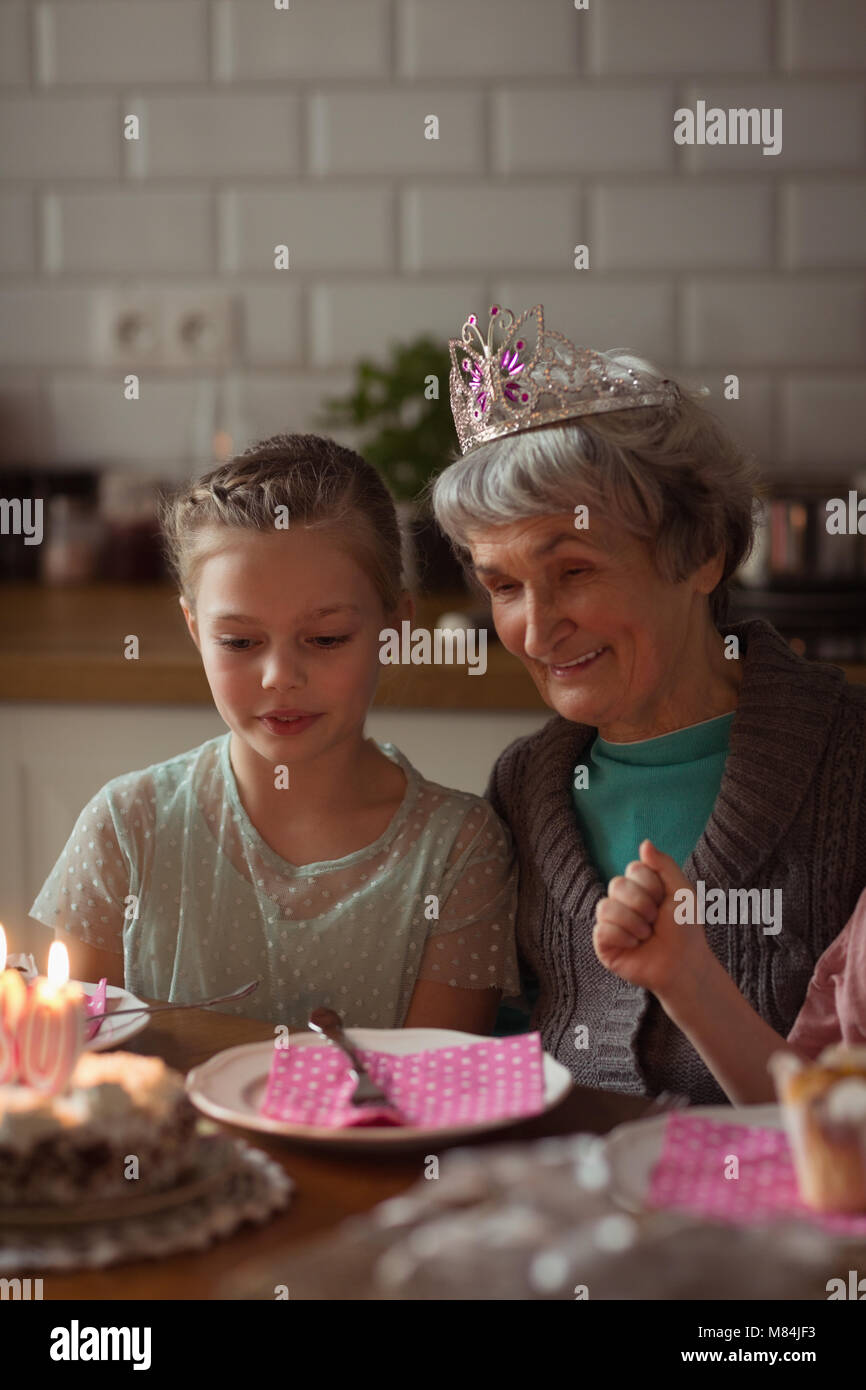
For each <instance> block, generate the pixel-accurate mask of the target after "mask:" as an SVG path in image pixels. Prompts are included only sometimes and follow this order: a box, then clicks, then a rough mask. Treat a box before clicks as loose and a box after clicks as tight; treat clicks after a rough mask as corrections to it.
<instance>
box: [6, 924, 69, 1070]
mask: <svg viewBox="0 0 866 1390" xmlns="http://www.w3.org/2000/svg"><path fill="white" fill-rule="evenodd" d="M68 981H69V953H68V952H67V950H66V947H65V946H64V945H63V943H62V941H55V942H54V943H53V945H52V947H51V950H50V951H49V953H48V977H47V979H46V978H45V977H44V976H42V975H40V976H39V977H38V979H36V980H34V981H33V983H32V985H31V986H30V988H29V990H28V991H27V996H26V1002H25V1004H24V1008H23V1010H22V1012H21V1016H20V1020H19V1023H18V1035H17V1041H18V1064H19V1067H20V1074H21V1080H22V1081H24V1082H26V1083H27V1085H29V1086H34V1087H35V1088H36V1089H37V1090H39V1091H48V1092H50V1093H51V1094H56V1093H57V1092H58V1091H62V1090H63V1089H64V1087H65V1086H66V1083H67V1082H68V1080H69V1077H70V1076H71V1074H72V1072H73V1070H74V1068H75V1063H76V1062H77V1061H78V1057H79V1054H80V1052H81V1049H82V1047H83V1045H84V1019H85V1015H84V1008H83V1003H84V995H83V991H82V990H81V989H80V988H79V987H78V986H77V985H70V984H69V983H68Z"/></svg>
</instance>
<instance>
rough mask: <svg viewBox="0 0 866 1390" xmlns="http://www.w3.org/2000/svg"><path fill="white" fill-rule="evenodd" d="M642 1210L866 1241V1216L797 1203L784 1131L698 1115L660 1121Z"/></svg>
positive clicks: (676, 1116)
mask: <svg viewBox="0 0 866 1390" xmlns="http://www.w3.org/2000/svg"><path fill="white" fill-rule="evenodd" d="M732 1158H736V1160H737V1163H736V1164H734V1163H732V1161H731V1160H732ZM735 1172H738V1176H736V1177H734V1176H733V1174H734V1173H735ZM726 1173H728V1174H730V1175H731V1176H727V1177H726V1176H725V1175H726ZM647 1204H648V1205H649V1206H651V1207H676V1208H679V1209H681V1210H685V1211H692V1212H697V1213H698V1214H700V1215H701V1216H708V1217H711V1218H713V1219H714V1220H719V1221H730V1222H732V1223H733V1224H735V1225H742V1226H753V1225H758V1224H761V1223H763V1222H766V1221H770V1220H779V1219H782V1218H790V1217H801V1218H804V1219H806V1220H808V1221H811V1222H814V1223H815V1224H816V1225H818V1226H821V1227H823V1229H824V1230H827V1231H830V1232H833V1233H839V1234H843V1235H855V1236H856V1235H866V1214H864V1215H862V1216H860V1215H855V1214H851V1213H847V1212H839V1213H838V1214H837V1213H833V1214H828V1213H824V1212H816V1211H812V1209H811V1208H810V1207H807V1206H806V1204H805V1203H804V1202H802V1201H801V1200H800V1197H799V1194H798V1192H797V1178H796V1175H795V1172H794V1161H793V1158H792V1155H791V1149H790V1146H789V1143H788V1136H787V1134H786V1133H785V1132H784V1131H783V1130H778V1129H758V1128H753V1127H752V1126H750V1125H738V1124H722V1123H719V1122H718V1121H715V1120H708V1119H706V1118H704V1117H703V1116H701V1115H689V1114H680V1113H674V1114H671V1115H669V1116H668V1117H667V1124H666V1126H665V1137H664V1147H663V1149H662V1155H661V1158H660V1159H659V1161H658V1163H657V1164H656V1166H655V1168H654V1169H653V1172H652V1176H651V1178H650V1185H649V1192H648V1194H647Z"/></svg>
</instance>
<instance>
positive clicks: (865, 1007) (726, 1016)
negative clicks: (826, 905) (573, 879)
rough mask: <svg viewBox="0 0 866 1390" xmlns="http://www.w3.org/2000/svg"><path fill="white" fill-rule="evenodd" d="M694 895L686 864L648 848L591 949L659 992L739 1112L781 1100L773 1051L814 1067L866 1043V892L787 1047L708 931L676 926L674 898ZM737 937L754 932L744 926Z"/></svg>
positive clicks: (618, 888)
mask: <svg viewBox="0 0 866 1390" xmlns="http://www.w3.org/2000/svg"><path fill="white" fill-rule="evenodd" d="M683 889H687V890H690V891H693V890H692V885H691V884H690V883H689V880H688V879H687V878H686V877H685V875H684V874H683V873H682V871H681V869H680V868H679V865H678V864H677V863H676V861H675V860H674V859H672V858H671V857H670V855H668V854H662V852H661V851H660V850H658V849H656V847H655V845H654V844H653V843H652V842H651V841H650V840H644V841H643V843H642V844H641V846H640V860H639V861H638V860H633V861H632V863H630V864H629V865H628V866H627V868H626V871H625V874H624V875H622V876H620V877H618V878H613V879H611V881H610V883H609V884H608V896H607V897H606V898H601V899H600V901H599V903H598V906H597V908H596V925H595V931H594V934H593V945H594V947H595V952H596V955H597V956H598V958H599V960H600V961H601V963H602V965H604V966H606V968H607V969H608V970H611V971H612V972H613V973H614V974H615V975H619V976H620V977H621V978H622V979H624V980H628V982H629V983H630V984H634V985H640V986H641V987H642V988H644V989H648V990H651V991H652V993H653V994H655V996H656V998H657V999H658V1000H659V1003H660V1004H661V1006H662V1008H663V1009H664V1011H665V1013H666V1014H667V1015H668V1017H669V1018H670V1020H671V1022H672V1023H674V1024H675V1025H676V1026H677V1027H678V1028H680V1029H681V1031H682V1032H683V1033H685V1035H686V1037H687V1038H688V1039H689V1041H690V1042H691V1044H692V1046H693V1047H694V1048H695V1050H696V1051H697V1052H699V1053H700V1055H701V1057H702V1058H703V1060H704V1061H705V1062H706V1064H707V1066H708V1067H709V1069H710V1071H712V1072H713V1074H714V1075H715V1077H716V1080H717V1081H718V1083H719V1085H720V1086H721V1087H722V1088H723V1089H724V1091H725V1093H726V1094H727V1095H728V1096H729V1097H730V1099H731V1100H732V1101H733V1103H734V1104H735V1105H752V1104H759V1103H760V1102H762V1101H772V1100H775V1099H776V1095H775V1090H774V1087H773V1083H772V1080H771V1078H770V1074H769V1072H768V1071H767V1061H768V1059H769V1057H770V1056H771V1054H772V1053H773V1052H792V1053H794V1054H795V1055H797V1056H799V1057H801V1058H802V1059H803V1060H813V1059H814V1058H815V1057H817V1056H818V1054H819V1052H821V1051H822V1050H823V1048H825V1047H829V1046H831V1045H832V1044H833V1043H846V1044H849V1045H853V1046H860V1045H862V1044H864V1043H866V890H864V891H863V893H862V894H861V895H860V898H859V900H858V902H857V905H856V907H855V909H854V912H853V914H852V916H851V918H850V920H849V921H848V923H847V924H846V926H845V927H844V928H843V930H842V931H841V932H840V933H839V935H838V936H837V937H836V940H835V941H833V942H832V943H831V945H830V946H828V948H827V950H826V951H825V952H824V954H823V955H822V956H821V957H820V958H819V960H818V963H817V965H816V966H815V971H814V974H813V976H812V979H811V981H810V983H809V988H808V990H807V992H806V998H805V1000H804V1002H803V1006H802V1008H801V1010H800V1012H799V1014H798V1015H797V1018H796V1020H795V1021H794V1026H793V1028H792V1029H791V1032H790V1033H789V1034H788V1037H787V1039H785V1038H783V1037H781V1036H780V1034H778V1033H776V1032H774V1031H773V1029H772V1028H771V1027H770V1025H769V1024H768V1023H765V1022H764V1020H763V1019H762V1018H761V1017H760V1015H759V1014H757V1013H756V1012H755V1010H754V1009H753V1008H752V1006H751V1005H750V1004H749V1003H748V1002H747V1001H746V1000H745V999H744V998H743V996H742V994H741V993H740V991H739V989H738V988H737V986H736V985H735V984H734V981H733V980H732V979H731V977H730V976H729V975H728V973H727V971H726V970H725V969H724V967H723V966H722V965H721V963H720V962H719V961H718V960H717V959H716V957H715V955H714V954H713V952H712V951H711V950H710V948H709V946H708V944H707V939H706V936H705V935H704V929H703V927H702V926H701V925H700V924H698V923H695V924H694V925H689V924H688V923H681V922H678V921H677V920H676V916H675V911H676V906H677V902H680V903H682V902H683V901H684V900H683V899H682V898H680V899H679V900H677V899H675V897H674V894H675V893H677V892H678V891H680V890H683ZM735 930H738V931H749V930H754V928H750V927H742V926H741V927H737V928H735Z"/></svg>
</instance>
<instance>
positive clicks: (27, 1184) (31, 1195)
mask: <svg viewBox="0 0 866 1390" xmlns="http://www.w3.org/2000/svg"><path fill="white" fill-rule="evenodd" d="M195 1135H196V1110H195V1108H194V1106H193V1105H192V1103H191V1102H190V1100H189V1098H188V1096H187V1094H186V1090H185V1087H184V1079H183V1077H182V1076H181V1075H180V1073H179V1072H176V1071H172V1070H171V1069H170V1068H169V1067H167V1066H166V1065H165V1063H164V1062H163V1061H162V1060H161V1059H160V1058H158V1057H144V1056H138V1055H136V1054H135V1053H131V1052H108V1053H101V1054H100V1053H93V1052H84V1053H82V1054H81V1055H80V1056H79V1057H78V1059H77V1061H76V1063H75V1068H74V1070H73V1072H72V1074H71V1076H70V1079H69V1083H68V1086H67V1087H66V1089H65V1090H64V1091H63V1092H62V1093H60V1094H56V1095H51V1094H48V1093H46V1092H44V1091H40V1090H37V1089H36V1088H35V1087H32V1086H29V1085H22V1084H19V1083H17V1082H13V1083H10V1084H7V1085H0V1209H2V1207H4V1206H10V1205H13V1204H14V1205H19V1206H43V1205H52V1206H54V1205H68V1204H70V1203H75V1202H76V1201H83V1200H88V1201H94V1200H102V1199H105V1200H108V1199H111V1198H115V1197H121V1196H126V1195H128V1194H132V1193H135V1194H136V1195H143V1194H144V1193H152V1192H157V1191H162V1190H164V1189H165V1188H169V1187H173V1186H175V1185H176V1184H178V1183H180V1182H182V1181H183V1179H184V1178H185V1177H186V1176H187V1175H188V1174H189V1173H190V1172H191V1170H192V1168H193V1166H194V1162H195V1157H196V1143H195Z"/></svg>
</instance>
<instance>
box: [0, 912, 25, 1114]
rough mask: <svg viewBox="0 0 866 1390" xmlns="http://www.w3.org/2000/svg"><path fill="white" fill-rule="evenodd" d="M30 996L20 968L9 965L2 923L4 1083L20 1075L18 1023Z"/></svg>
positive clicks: (0, 1060)
mask: <svg viewBox="0 0 866 1390" xmlns="http://www.w3.org/2000/svg"><path fill="white" fill-rule="evenodd" d="M26 1000H27V986H26V984H25V983H24V981H23V980H22V978H21V972H20V970H7V969H6V932H5V931H4V930H3V926H2V925H0V1086H2V1085H5V1084H6V1083H7V1082H8V1081H15V1080H17V1077H18V1024H19V1022H20V1019H21V1014H22V1013H23V1011H24V1005H25V1003H26Z"/></svg>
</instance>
